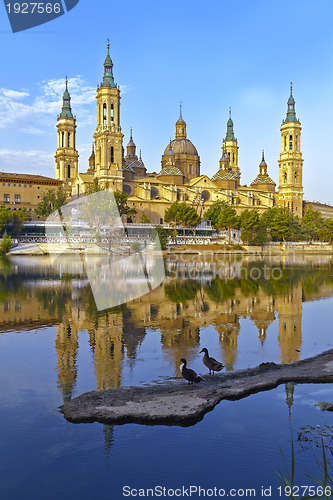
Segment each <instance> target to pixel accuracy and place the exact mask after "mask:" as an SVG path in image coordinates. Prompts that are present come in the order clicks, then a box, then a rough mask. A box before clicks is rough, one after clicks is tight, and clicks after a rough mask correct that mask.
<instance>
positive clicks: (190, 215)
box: [164, 201, 201, 241]
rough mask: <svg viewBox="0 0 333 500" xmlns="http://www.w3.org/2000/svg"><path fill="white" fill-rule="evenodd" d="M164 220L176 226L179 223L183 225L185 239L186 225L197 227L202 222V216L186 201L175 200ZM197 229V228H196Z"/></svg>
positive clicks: (166, 212)
mask: <svg viewBox="0 0 333 500" xmlns="http://www.w3.org/2000/svg"><path fill="white" fill-rule="evenodd" d="M164 222H170V223H171V224H172V225H173V226H174V228H176V226H177V225H182V226H183V235H184V240H185V229H186V227H194V228H195V227H196V226H197V225H198V224H200V222H201V217H200V216H199V215H198V214H197V212H196V210H195V209H194V208H193V207H190V206H188V205H186V203H185V202H183V203H179V202H178V201H175V202H174V203H173V204H172V205H171V206H170V207H169V208H168V209H167V210H166V211H165V214H164ZM194 231H195V230H194ZM185 241H186V240H185Z"/></svg>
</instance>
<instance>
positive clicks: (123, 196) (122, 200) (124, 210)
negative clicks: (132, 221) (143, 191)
mask: <svg viewBox="0 0 333 500" xmlns="http://www.w3.org/2000/svg"><path fill="white" fill-rule="evenodd" d="M113 195H114V199H115V200H116V204H117V207H118V211H119V215H120V217H121V216H122V215H125V214H128V212H129V211H130V207H129V206H128V205H127V198H128V194H127V193H124V192H123V191H119V189H117V191H115V192H114V193H113Z"/></svg>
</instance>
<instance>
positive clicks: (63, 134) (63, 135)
mask: <svg viewBox="0 0 333 500" xmlns="http://www.w3.org/2000/svg"><path fill="white" fill-rule="evenodd" d="M61 147H62V148H64V147H65V132H61Z"/></svg>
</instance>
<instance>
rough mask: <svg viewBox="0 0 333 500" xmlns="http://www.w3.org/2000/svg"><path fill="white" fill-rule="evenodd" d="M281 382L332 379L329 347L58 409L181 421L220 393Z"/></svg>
mask: <svg viewBox="0 0 333 500" xmlns="http://www.w3.org/2000/svg"><path fill="white" fill-rule="evenodd" d="M286 382H299V383H306V382H308V383H325V382H333V349H330V350H329V351H326V352H324V353H322V354H319V355H317V356H314V357H312V358H308V359H304V360H302V361H297V362H295V363H289V364H285V365H280V364H275V363H262V364H261V365H259V366H258V367H256V368H249V369H246V370H238V371H235V372H229V373H225V374H220V375H215V376H210V375H206V376H205V375H204V376H203V381H202V382H201V383H200V384H196V385H188V384H187V383H186V382H185V380H184V379H183V378H181V379H180V378H178V379H176V378H175V379H171V380H168V381H166V383H165V384H163V385H162V384H155V385H148V386H145V387H122V388H119V389H110V390H107V391H91V392H87V393H85V394H82V395H81V396H78V397H77V398H75V399H72V400H71V401H69V402H67V403H65V404H64V405H62V406H61V407H60V409H61V411H62V413H63V414H64V416H65V418H66V419H67V420H68V421H70V422H75V423H81V422H102V423H108V424H125V423H140V424H148V425H154V424H165V425H183V426H186V425H193V424H195V423H196V422H198V421H199V420H201V419H202V418H203V416H204V415H205V413H207V412H208V411H210V410H212V409H213V408H214V406H215V405H216V404H218V403H219V402H220V401H221V400H223V399H241V398H243V397H245V396H248V395H250V394H253V393H256V392H259V391H263V390H267V389H272V388H274V387H277V386H278V385H280V384H282V383H286ZM318 404H319V403H318ZM332 408H333V405H332ZM330 411H331V410H330ZM332 411H333V410H332Z"/></svg>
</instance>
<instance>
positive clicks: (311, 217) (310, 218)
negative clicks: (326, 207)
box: [302, 205, 324, 240]
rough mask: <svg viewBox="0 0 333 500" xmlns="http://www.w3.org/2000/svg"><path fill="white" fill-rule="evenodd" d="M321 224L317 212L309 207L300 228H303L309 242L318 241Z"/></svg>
mask: <svg viewBox="0 0 333 500" xmlns="http://www.w3.org/2000/svg"><path fill="white" fill-rule="evenodd" d="M323 224H324V221H323V218H322V216H321V213H320V212H319V211H318V210H314V209H313V207H312V205H310V206H309V208H308V210H307V211H306V212H305V214H304V217H303V219H302V227H303V228H304V230H305V233H306V235H307V237H308V238H309V239H310V240H316V239H318V236H319V231H320V229H321V227H322V226H323Z"/></svg>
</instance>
